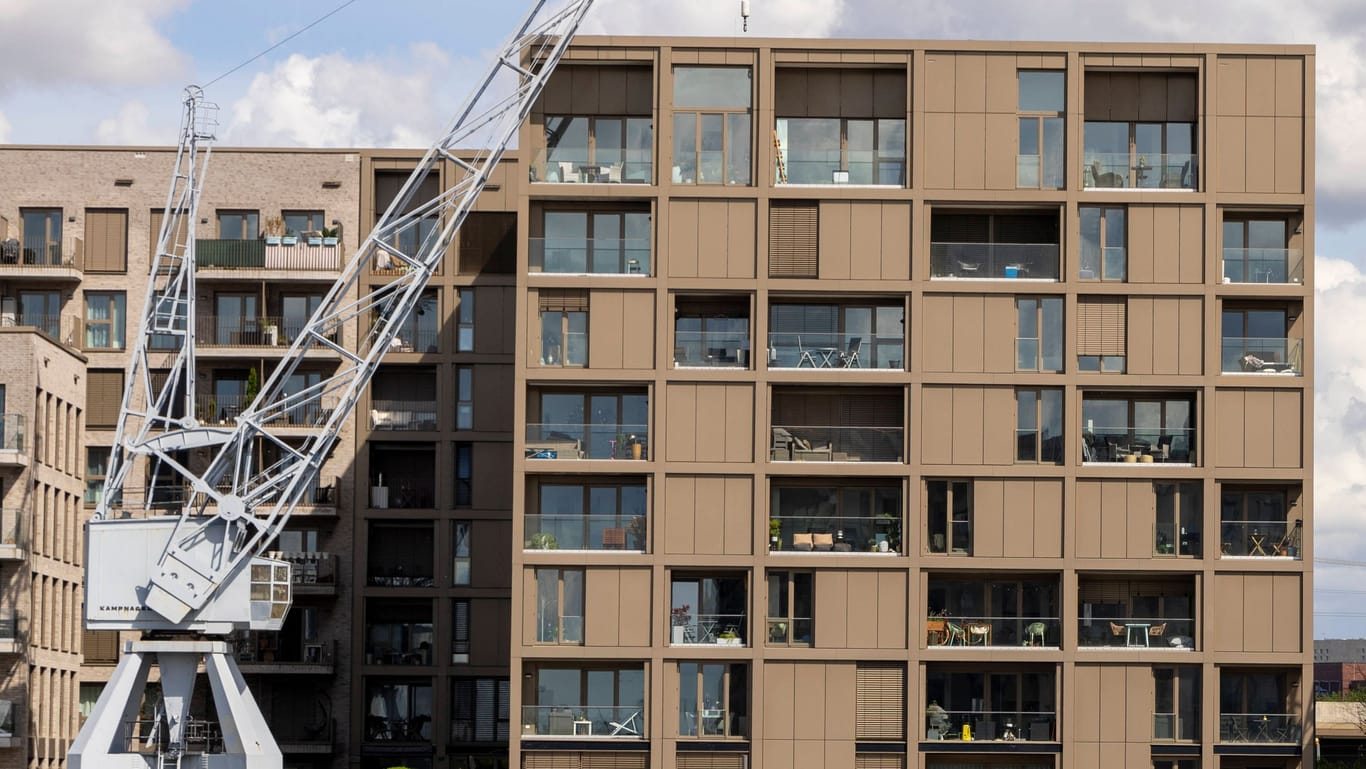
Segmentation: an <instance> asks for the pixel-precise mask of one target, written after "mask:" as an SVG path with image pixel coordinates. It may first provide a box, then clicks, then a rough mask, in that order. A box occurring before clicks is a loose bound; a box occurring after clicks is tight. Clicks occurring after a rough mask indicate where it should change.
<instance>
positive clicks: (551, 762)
mask: <svg viewBox="0 0 1366 769" xmlns="http://www.w3.org/2000/svg"><path fill="white" fill-rule="evenodd" d="M522 769H581V764H580V763H579V754H578V753H562V752H559V751H556V752H553V753H550V752H546V753H540V752H537V753H531V752H528V753H523V754H522Z"/></svg>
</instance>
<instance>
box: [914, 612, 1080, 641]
mask: <svg viewBox="0 0 1366 769" xmlns="http://www.w3.org/2000/svg"><path fill="white" fill-rule="evenodd" d="M1061 638H1062V620H1061V619H1059V618H1057V617H982V616H962V617H960V616H957V615H954V616H952V617H949V616H944V617H933V616H932V617H930V618H929V619H926V620H925V644H926V645H927V646H936V647H946V648H955V647H962V648H970V647H973V646H980V647H983V648H986V647H990V646H1004V647H1013V648H1019V647H1021V646H1026V647H1047V648H1053V649H1056V648H1058V643H1059V641H1060V639H1061Z"/></svg>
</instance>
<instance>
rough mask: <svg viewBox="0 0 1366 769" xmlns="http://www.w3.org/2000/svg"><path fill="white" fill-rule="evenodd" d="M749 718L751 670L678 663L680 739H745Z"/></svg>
mask: <svg viewBox="0 0 1366 769" xmlns="http://www.w3.org/2000/svg"><path fill="white" fill-rule="evenodd" d="M748 715H749V668H748V667H746V666H745V665H743V664H738V663H737V664H723V663H719V662H713V663H699V662H680V663H678V736H679V737H685V738H686V737H692V738H700V739H718V738H719V739H726V738H737V739H742V738H744V737H746V736H748V734H747V729H746V727H747V726H748V722H749V719H748Z"/></svg>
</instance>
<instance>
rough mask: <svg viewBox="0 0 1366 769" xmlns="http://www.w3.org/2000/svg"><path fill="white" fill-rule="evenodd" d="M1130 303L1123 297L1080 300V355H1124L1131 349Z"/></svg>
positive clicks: (1078, 305)
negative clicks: (1129, 335)
mask: <svg viewBox="0 0 1366 769" xmlns="http://www.w3.org/2000/svg"><path fill="white" fill-rule="evenodd" d="M1128 316H1129V313H1128V304H1127V300H1126V299H1124V298H1123V297H1114V298H1111V297H1105V298H1101V297H1094V296H1092V297H1082V298H1081V299H1078V300H1077V354H1078V355H1124V354H1125V350H1126V349H1127V347H1128V323H1129V319H1128Z"/></svg>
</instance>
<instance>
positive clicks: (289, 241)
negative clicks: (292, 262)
mask: <svg viewBox="0 0 1366 769" xmlns="http://www.w3.org/2000/svg"><path fill="white" fill-rule="evenodd" d="M280 244H281V245H284V246H297V245H298V244H299V233H297V232H295V231H294V230H285V235H284V237H283V238H282V239H281V240H280Z"/></svg>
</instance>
